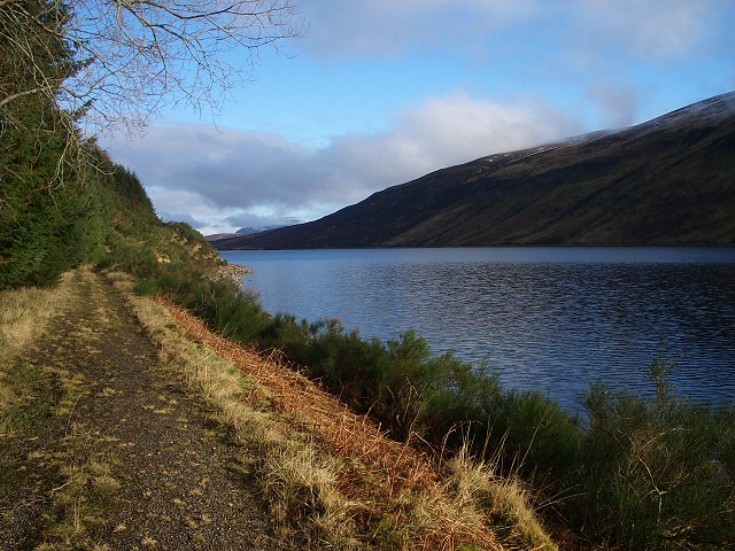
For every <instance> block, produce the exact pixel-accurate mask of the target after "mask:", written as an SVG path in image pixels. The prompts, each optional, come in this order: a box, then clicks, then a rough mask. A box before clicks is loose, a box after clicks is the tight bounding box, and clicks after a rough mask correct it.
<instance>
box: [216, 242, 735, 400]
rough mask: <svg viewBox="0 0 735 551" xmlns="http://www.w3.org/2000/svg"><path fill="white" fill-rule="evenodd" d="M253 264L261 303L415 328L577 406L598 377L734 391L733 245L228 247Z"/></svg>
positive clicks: (724, 394) (734, 395)
mask: <svg viewBox="0 0 735 551" xmlns="http://www.w3.org/2000/svg"><path fill="white" fill-rule="evenodd" d="M222 256H223V257H224V258H226V259H227V260H229V261H230V262H233V263H239V264H244V265H246V266H248V267H250V268H253V269H254V270H255V273H254V274H253V275H251V276H247V277H246V281H245V286H246V288H248V289H250V290H254V291H256V292H258V293H260V297H261V301H262V303H263V305H264V307H265V308H266V309H267V310H269V311H271V312H276V311H286V312H290V313H293V314H295V315H296V316H297V317H299V318H307V319H310V320H314V319H318V318H323V317H339V318H340V319H341V320H342V321H343V323H344V325H345V326H346V327H347V328H350V329H351V328H360V330H361V332H362V334H363V335H364V336H373V335H379V336H381V338H384V339H391V338H397V337H398V336H399V335H400V334H401V333H403V332H405V331H406V330H408V329H410V328H415V329H417V330H418V332H419V334H421V335H422V336H424V337H425V338H426V339H427V340H428V341H429V343H430V344H431V346H432V349H433V350H434V351H436V352H444V351H446V350H453V351H454V352H455V353H456V354H457V355H458V356H460V357H461V358H463V359H466V360H471V361H474V362H486V363H488V364H489V366H490V367H491V368H492V369H495V370H497V371H499V372H500V376H501V380H502V381H503V382H504V383H505V385H506V386H507V387H510V388H519V389H536V390H541V391H543V392H546V393H547V394H549V395H550V396H552V397H554V398H555V399H557V400H559V401H560V402H561V403H562V404H563V405H565V406H566V407H568V408H570V409H575V410H576V409H578V408H579V403H580V396H581V395H582V394H583V392H584V391H585V390H586V389H587V388H588V387H589V384H590V383H592V382H596V381H603V382H605V383H606V384H608V385H609V386H610V387H612V388H614V389H618V390H634V391H636V392H644V393H647V392H651V389H650V385H648V384H647V383H646V381H645V373H644V368H645V366H647V365H649V364H650V363H651V362H652V360H653V359H654V358H655V357H656V356H657V355H659V354H662V355H663V356H664V357H665V358H670V359H671V358H676V359H677V369H676V370H675V375H674V377H673V380H672V382H673V383H674V384H675V387H676V390H677V391H678V392H679V393H681V394H686V395H687V396H690V397H692V398H694V399H697V400H700V401H707V402H711V401H720V400H723V399H735V249H686V248H676V249H651V248H644V249H627V248H622V249H621V248H616V249H607V248H497V249H387V250H386V249H381V250H349V251H242V252H240V251H238V252H226V253H222Z"/></svg>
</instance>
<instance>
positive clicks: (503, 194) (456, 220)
mask: <svg viewBox="0 0 735 551" xmlns="http://www.w3.org/2000/svg"><path fill="white" fill-rule="evenodd" d="M516 244H518V245H532V244H570V245H571V244H574V245H679V244H735V92H733V93H728V94H724V95H721V96H716V97H713V98H710V99H708V100H705V101H702V102H699V103H695V104H693V105H690V106H688V107H685V108H683V109H679V110H677V111H674V112H672V113H669V114H667V115H664V116H662V117H659V118H656V119H654V120H652V121H649V122H646V123H643V124H640V125H637V126H633V127H629V128H625V129H622V130H618V131H610V132H596V133H593V134H588V135H585V136H581V137H578V138H572V139H569V140H566V141H564V142H560V143H555V144H549V145H544V146H540V147H534V148H530V149H524V150H521V151H515V152H511V153H501V154H497V155H491V156H488V157H482V158H480V159H476V160H474V161H472V162H469V163H466V164H462V165H458V166H453V167H449V168H445V169H442V170H438V171H436V172H432V173H431V174H428V175H426V176H423V177H421V178H418V179H417V180H413V181H411V182H408V183H405V184H402V185H398V186H394V187H390V188H388V189H385V190H383V191H380V192H378V193H375V194H373V195H371V196H370V197H368V198H367V199H365V200H364V201H362V202H360V203H357V204H355V205H352V206H349V207H346V208H344V209H342V210H340V211H338V212H335V213H334V214H331V215H329V216H326V217H324V218H321V219H319V220H316V221H314V222H309V223H306V224H300V225H296V226H290V227H286V228H281V229H277V230H273V231H268V232H264V233H260V234H257V235H252V236H242V237H236V238H233V239H224V240H221V241H218V242H217V243H216V245H217V247H218V248H219V249H253V248H265V249H286V248H293V249H300V248H360V247H451V246H489V245H516Z"/></svg>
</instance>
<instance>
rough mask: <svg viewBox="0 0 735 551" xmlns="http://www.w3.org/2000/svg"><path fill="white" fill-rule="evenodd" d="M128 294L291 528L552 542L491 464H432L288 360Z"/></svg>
mask: <svg viewBox="0 0 735 551" xmlns="http://www.w3.org/2000/svg"><path fill="white" fill-rule="evenodd" d="M131 301H132V303H133V305H134V309H135V311H136V314H137V315H138V317H139V318H140V319H141V320H142V322H143V323H144V325H145V327H146V328H147V331H148V332H149V334H150V335H151V338H153V339H154V340H155V341H156V342H157V344H158V345H159V346H160V347H161V354H162V359H164V360H165V361H166V362H167V363H168V365H169V367H170V368H171V369H173V370H175V371H176V372H177V373H184V374H185V377H186V379H187V381H188V382H189V385H190V386H191V388H192V389H193V390H194V391H196V392H197V393H198V394H201V395H203V396H205V397H206V399H207V400H208V401H209V402H210V404H211V406H212V409H213V411H216V412H217V413H215V414H214V415H215V416H216V418H217V420H218V422H220V423H222V424H224V425H225V426H227V427H229V429H230V431H231V433H232V434H233V436H234V438H236V439H237V440H239V441H240V442H241V443H242V444H243V446H244V449H245V454H244V458H243V469H244V470H245V471H247V472H248V473H250V474H251V475H252V476H253V477H254V478H255V479H256V481H257V482H258V484H259V485H260V487H261V491H262V495H263V496H264V498H265V499H266V500H267V501H268V502H269V505H270V510H271V511H272V512H273V515H274V518H275V520H276V522H277V523H278V524H279V525H280V526H281V529H282V531H283V533H284V535H285V536H290V537H291V538H296V540H295V541H298V542H299V543H300V544H301V545H315V546H329V547H335V548H343V549H351V548H378V549H385V548H394V549H459V548H463V547H462V546H465V547H464V548H466V549H493V548H498V549H499V548H500V547H499V545H498V544H497V543H495V541H494V536H493V535H492V531H491V530H490V527H498V526H501V525H503V526H512V530H508V531H507V534H506V535H507V537H506V538H505V539H506V541H508V542H515V543H516V544H517V545H519V547H520V548H529V547H534V548H539V549H555V546H554V545H553V543H551V541H550V540H549V539H548V536H546V535H544V534H543V531H542V530H541V529H540V527H539V526H538V525H537V526H536V530H537V531H536V533H531V532H529V531H528V530H526V528H525V526H523V525H524V524H525V522H521V521H522V519H521V518H520V517H518V516H514V515H513V514H506V512H505V511H506V510H509V509H510V508H509V507H508V506H507V503H508V501H509V500H507V499H505V498H501V497H500V495H499V493H498V492H493V491H492V490H491V488H494V487H495V486H498V487H500V486H501V485H503V486H506V487H507V486H511V485H512V483H510V482H508V481H507V480H506V479H503V478H501V477H499V475H498V473H497V472H495V471H494V470H492V469H490V468H489V466H488V465H474V464H473V463H472V462H471V461H470V460H469V458H468V457H467V456H463V461H462V462H461V467H460V463H459V462H458V461H453V462H451V463H447V464H446V465H444V468H443V469H436V468H435V465H433V464H432V463H431V462H429V461H427V460H426V459H425V458H424V457H423V456H422V455H421V454H419V453H418V452H417V451H416V450H414V449H412V448H411V447H410V446H407V445H405V444H399V443H397V442H395V441H391V440H388V439H386V438H385V437H384V436H383V434H382V432H381V430H380V429H379V427H377V426H376V425H375V424H374V423H373V422H372V421H371V420H370V419H369V418H367V417H365V416H359V415H356V414H354V413H353V412H351V411H349V410H348V409H346V408H345V407H344V406H343V405H342V404H340V403H339V402H338V401H337V400H335V399H334V398H333V397H331V396H329V395H328V394H326V393H324V392H323V391H322V390H321V389H319V388H318V387H317V386H316V385H314V384H313V383H312V382H310V381H308V380H307V379H306V378H304V377H303V376H302V375H299V374H297V373H295V372H293V371H292V370H290V369H288V367H286V366H284V365H280V364H279V363H278V362H275V361H272V360H271V361H266V360H264V359H263V358H261V357H260V356H258V355H257V354H256V353H254V352H253V351H252V350H249V349H247V348H244V347H242V346H240V345H237V344H235V343H233V342H231V341H227V340H226V339H223V338H222V337H219V336H217V335H215V334H213V333H211V332H209V331H208V330H207V329H206V328H205V327H204V326H203V325H201V323H200V322H198V321H197V320H195V319H193V318H191V316H189V315H188V314H186V312H184V311H182V310H177V309H175V308H174V309H173V310H170V309H167V308H164V307H163V306H161V305H159V304H155V303H153V302H152V301H150V300H148V299H144V298H140V297H132V298H131ZM172 316H173V317H172ZM180 328H183V331H184V332H185V334H186V337H188V338H186V337H185V336H184V335H182V333H181V331H182V329H180ZM191 339H194V340H196V341H198V342H199V343H200V344H199V345H197V344H195V343H194V342H192V340H191ZM201 343H204V346H203V345H202V344H201ZM215 351H216V353H215ZM514 499H515V503H516V505H515V506H514V507H515V508H514V510H517V509H519V508H520V509H524V510H525V511H526V512H527V513H528V514H529V515H530V516H531V517H533V514H532V509H531V507H530V506H529V504H528V501H527V500H526V496H525V495H523V494H522V493H518V494H517V495H515V496H514ZM501 501H502V505H499V503H500V502H501Z"/></svg>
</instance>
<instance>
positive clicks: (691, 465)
mask: <svg viewBox="0 0 735 551" xmlns="http://www.w3.org/2000/svg"><path fill="white" fill-rule="evenodd" d="M670 367H671V364H667V363H665V362H662V361H659V360H657V361H656V362H654V364H653V365H652V366H651V369H650V375H651V380H652V381H653V383H654V384H655V386H656V390H657V395H656V398H655V399H652V400H645V399H643V398H640V397H636V396H631V395H618V396H611V395H610V393H608V392H607V391H606V390H605V389H604V388H602V387H596V388H594V389H592V390H591V391H590V392H589V393H588V395H587V398H586V402H585V405H586V408H587V411H588V413H589V430H588V431H587V433H586V435H585V439H584V446H583V451H582V456H581V457H580V461H579V465H578V469H577V470H576V472H574V473H572V476H571V477H570V479H569V480H570V481H573V482H574V483H575V484H574V485H575V487H576V488H577V489H578V490H579V495H578V499H576V500H574V506H571V507H568V509H569V512H570V518H571V520H572V522H573V524H574V525H576V526H577V527H578V528H579V530H580V532H581V534H582V535H583V536H585V537H587V538H589V539H591V540H593V541H607V542H610V543H612V544H614V545H615V546H617V547H620V548H624V549H641V550H644V549H645V550H649V549H684V548H686V549H714V548H720V546H721V545H722V543H723V542H734V541H735V513H734V511H735V477H734V475H735V471H733V464H732V456H733V446H734V443H735V424H734V423H733V420H734V419H735V411H733V410H732V409H727V408H713V407H702V406H697V405H694V404H691V403H689V402H687V401H685V400H681V399H676V398H672V397H671V396H670V394H669V388H668V384H667V382H666V375H667V374H668V372H669V370H670Z"/></svg>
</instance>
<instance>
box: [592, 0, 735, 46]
mask: <svg viewBox="0 0 735 551" xmlns="http://www.w3.org/2000/svg"><path fill="white" fill-rule="evenodd" d="M726 5H727V4H726V3H725V4H723V2H721V1H717V0H696V1H692V0H580V2H579V7H580V8H581V9H580V10H579V20H578V23H579V25H580V27H581V29H582V30H581V32H585V33H586V34H588V36H590V37H594V38H592V40H594V41H596V42H598V43H599V42H605V43H609V44H613V45H614V46H615V47H620V48H622V49H624V50H628V51H629V52H630V53H632V54H634V55H636V56H638V57H642V58H646V59H653V60H666V59H671V58H674V57H678V56H686V55H689V54H691V53H692V52H693V51H694V50H695V49H696V48H697V47H699V46H700V45H701V44H702V43H703V42H704V41H705V40H706V39H707V38H708V36H707V31H708V29H711V28H712V27H713V26H712V25H708V24H707V23H708V21H709V20H710V19H712V18H715V17H717V14H718V13H719V10H720V9H723V7H724V6H726ZM730 6H732V4H730Z"/></svg>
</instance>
